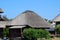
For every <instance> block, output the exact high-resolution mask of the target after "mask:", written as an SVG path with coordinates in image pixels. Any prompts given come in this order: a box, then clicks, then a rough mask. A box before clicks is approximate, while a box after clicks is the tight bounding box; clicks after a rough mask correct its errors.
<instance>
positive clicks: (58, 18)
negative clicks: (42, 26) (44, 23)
mask: <svg viewBox="0 0 60 40" xmlns="http://www.w3.org/2000/svg"><path fill="white" fill-rule="evenodd" d="M53 21H55V22H59V21H60V14H58V15H57V16H56V17H55V18H54V19H53Z"/></svg>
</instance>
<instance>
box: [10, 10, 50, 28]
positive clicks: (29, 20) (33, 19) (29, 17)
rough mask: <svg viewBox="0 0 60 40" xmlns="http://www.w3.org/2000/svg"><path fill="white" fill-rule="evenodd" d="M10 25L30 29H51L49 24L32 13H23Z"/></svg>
mask: <svg viewBox="0 0 60 40" xmlns="http://www.w3.org/2000/svg"><path fill="white" fill-rule="evenodd" d="M11 25H29V26H31V27H36V28H39V27H51V25H50V23H48V22H46V21H45V20H44V19H43V18H42V17H40V16H39V15H37V14H36V13H35V12H33V11H30V10H28V11H25V12H23V13H22V14H20V15H19V16H17V17H16V18H15V19H14V20H12V24H11Z"/></svg>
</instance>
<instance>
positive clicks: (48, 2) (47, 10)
mask: <svg viewBox="0 0 60 40" xmlns="http://www.w3.org/2000/svg"><path fill="white" fill-rule="evenodd" d="M0 8H2V9H3V11H4V13H3V14H2V15H5V16H7V17H8V18H9V19H11V18H15V17H16V16H18V15H19V14H21V13H22V12H24V11H25V10H32V11H34V12H36V13H37V14H38V15H39V16H41V17H42V18H46V19H48V20H52V19H53V18H54V17H55V16H57V15H58V14H59V13H60V0H0Z"/></svg>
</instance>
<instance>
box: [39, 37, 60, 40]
mask: <svg viewBox="0 0 60 40" xmlns="http://www.w3.org/2000/svg"><path fill="white" fill-rule="evenodd" d="M38 40H40V39H38ZM43 40H46V39H43ZM49 40H60V37H54V38H50V39H49Z"/></svg>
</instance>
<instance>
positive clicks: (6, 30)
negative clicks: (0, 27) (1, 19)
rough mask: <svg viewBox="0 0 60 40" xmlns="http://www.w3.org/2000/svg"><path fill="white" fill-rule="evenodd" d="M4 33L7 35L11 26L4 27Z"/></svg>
mask: <svg viewBox="0 0 60 40" xmlns="http://www.w3.org/2000/svg"><path fill="white" fill-rule="evenodd" d="M3 34H4V37H6V36H7V35H8V34H9V28H4V31H3Z"/></svg>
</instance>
